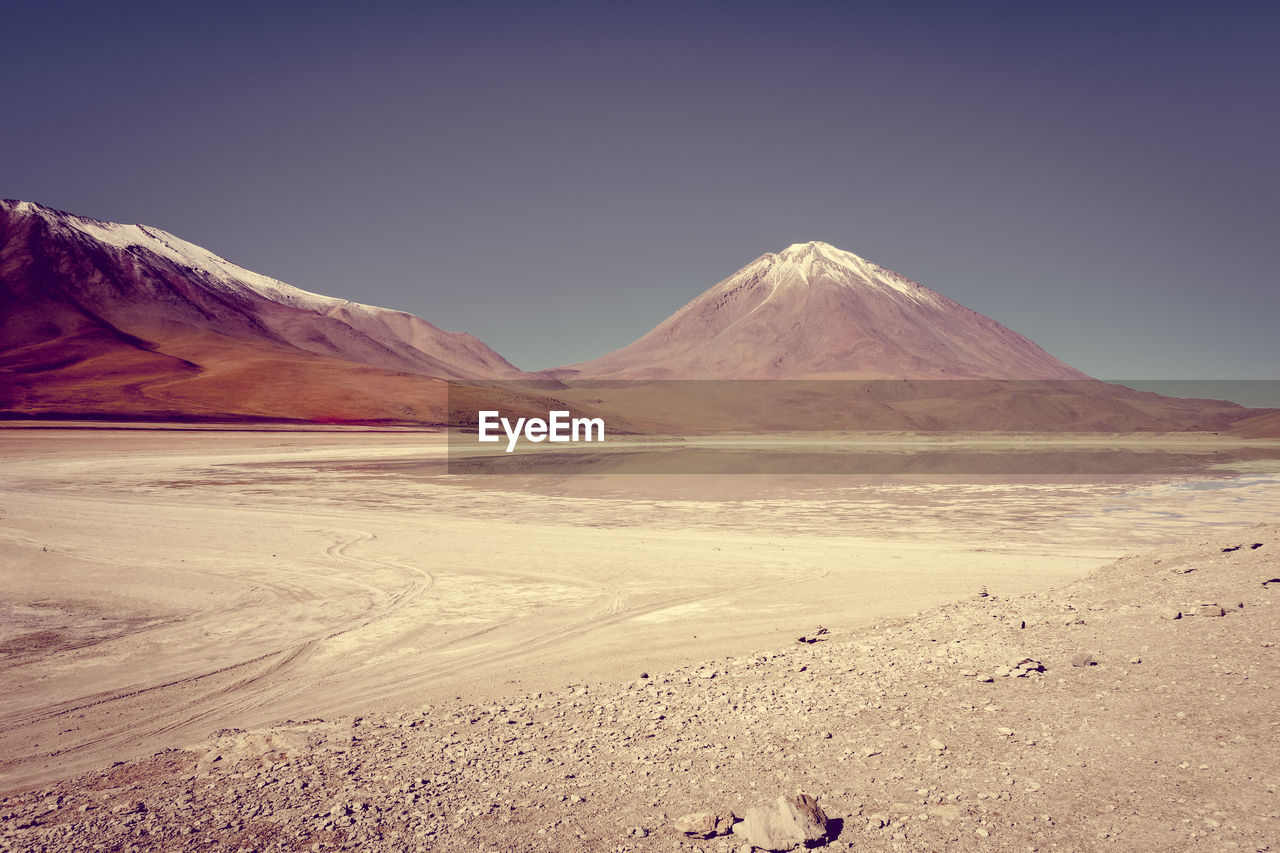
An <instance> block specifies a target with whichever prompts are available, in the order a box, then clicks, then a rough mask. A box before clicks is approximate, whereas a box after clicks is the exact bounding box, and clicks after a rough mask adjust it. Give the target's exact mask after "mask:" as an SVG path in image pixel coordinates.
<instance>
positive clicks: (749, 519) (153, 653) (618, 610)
mask: <svg viewBox="0 0 1280 853" xmlns="http://www.w3.org/2000/svg"><path fill="white" fill-rule="evenodd" d="M1187 440H1188V439H1186V438H1179V439H1178V441H1181V442H1185V441H1187ZM1196 441H1200V439H1196ZM1201 446H1204V445H1203V444H1202V445H1201ZM443 452H444V444H443V441H442V437H441V436H439V435H432V434H421V433H404V432H381V433H373V432H360V431H323V432H289V431H280V430H275V431H262V432H240V431H213V432H211V431H192V432H177V431H154V430H144V431H125V430H92V431H91V430H77V429H68V430H27V429H5V430H3V431H0V459H2V460H3V467H2V469H0V588H2V589H3V593H0V614H2V615H3V620H2V621H0V653H2V654H3V657H0V790H7V791H14V790H20V789H24V788H30V787H32V786H35V785H38V784H41V783H43V782H45V781H48V780H51V779H54V778H59V777H64V776H67V775H69V774H71V773H74V772H77V771H81V770H87V769H91V768H97V767H100V766H103V765H105V764H108V763H110V762H111V761H114V760H121V759H126V758H131V757H137V756H142V755H149V754H151V753H152V752H154V751H156V750H158V749H161V748H164V747H169V746H176V745H182V744H187V743H193V742H197V741H200V740H203V739H204V738H206V737H207V736H208V735H209V734H210V733H211V732H213V731H215V730H218V729H220V728H224V727H228V726H238V727H249V726H258V725H262V724H265V723H269V722H272V721H278V720H283V719H286V718H293V719H299V720H300V719H305V718H308V717H314V716H326V715H334V714H343V713H347V714H350V713H365V712H369V711H373V710H378V709H391V708H396V707H400V706H403V705H420V704H421V703H423V702H424V701H431V702H435V701H456V699H455V697H462V698H466V699H468V700H476V699H479V698H483V697H486V696H494V695H499V694H503V693H508V692H512V691H519V690H537V689H542V688H548V687H556V686H560V685H563V684H565V683H568V682H570V681H582V680H585V679H610V680H619V679H626V678H634V677H635V676H636V675H637V674H638V673H639V672H641V671H648V670H663V669H668V668H670V667H672V666H677V665H680V664H683V663H687V662H690V661H697V660H706V659H709V658H713V657H717V656H721V655H726V654H735V653H744V652H748V651H752V650H755V649H758V648H762V647H770V646H777V645H779V644H781V643H785V642H789V641H790V639H791V638H793V637H794V636H796V635H797V634H801V633H805V632H806V631H809V630H811V629H812V628H813V627H814V626H815V625H816V624H818V623H823V624H826V625H828V626H830V627H832V628H833V629H835V630H847V629H850V628H853V627H856V626H858V625H862V624H865V623H867V622H869V621H871V620H873V619H875V618H877V617H880V616H886V615H899V614H905V613H909V612H911V611H915V610H918V609H920V608H923V607H926V606H930V605H934V604H938V603H941V602H945V601H951V600H955V599H958V598H961V597H965V596H969V595H972V594H973V593H974V592H975V591H977V590H978V589H979V588H980V587H982V586H987V587H988V588H990V589H992V590H993V591H999V593H1000V594H1001V595H1006V596H1007V595H1017V594H1021V593H1025V592H1030V591H1034V590H1039V589H1044V588H1046V587H1048V586H1051V585H1054V584H1057V583H1060V582H1063V581H1065V580H1068V579H1071V578H1076V577H1079V576H1082V575H1084V574H1085V573H1087V572H1089V571H1091V570H1093V569H1095V568H1096V567H1097V566H1099V565H1100V564H1101V563H1103V562H1105V561H1106V560H1108V559H1110V558H1114V557H1116V556H1118V555H1120V554H1121V553H1123V552H1125V551H1129V550H1132V549H1133V548H1135V547H1136V546H1139V545H1147V544H1153V543H1160V542H1164V541H1169V540H1171V539H1174V538H1177V537H1178V536H1181V535H1185V533H1186V532H1187V530H1188V529H1191V528H1192V527H1202V526H1204V525H1205V524H1222V525H1227V526H1235V525H1239V524H1242V523H1248V522H1251V521H1256V520H1264V519H1268V518H1273V517H1275V516H1276V515H1277V510H1278V509H1280V489H1277V486H1276V478H1275V476H1274V474H1268V473H1266V472H1265V466H1263V467H1262V468H1260V469H1259V470H1260V471H1261V472H1262V473H1259V474H1257V475H1255V476H1253V477H1245V478H1239V479H1237V480H1233V481H1231V485H1232V487H1230V488H1228V487H1218V488H1199V487H1197V484H1196V483H1192V484H1188V483H1185V482H1173V483H1170V482H1163V483H1135V482H1125V481H1117V482H1109V483H1105V482H1104V483H1099V482H1061V483H1052V482H1042V481H1037V480H1036V479H1035V478H1029V479H1026V480H1024V481H1023V482H1017V483H1000V482H991V481H989V480H988V481H981V482H958V481H957V482H949V483H944V484H929V483H925V482H919V481H913V480H910V479H900V480H894V479H893V478H887V479H883V480H881V481H877V482H870V481H866V482H857V483H853V484H845V485H840V484H839V483H833V482H827V481H822V480H806V479H805V478H803V477H796V478H785V477H784V478H770V479H768V480H767V481H765V480H760V479H756V478H751V477H745V476H744V477H722V478H698V479H690V478H680V477H670V476H653V477H643V476H629V477H608V476H603V477H595V476H582V477H562V478H558V479H557V478H500V477H498V478H484V477H476V478H469V479H459V478H444V477H442V476H441V473H440V464H439V463H440V459H441V457H442V454H443ZM1199 485H1203V483H1201V484H1199ZM1221 485H1222V484H1221V483H1220V484H1219V486H1221Z"/></svg>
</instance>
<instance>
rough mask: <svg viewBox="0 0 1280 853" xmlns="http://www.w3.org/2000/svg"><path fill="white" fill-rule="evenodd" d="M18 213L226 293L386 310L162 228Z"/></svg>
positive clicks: (314, 307)
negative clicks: (279, 275)
mask: <svg viewBox="0 0 1280 853" xmlns="http://www.w3.org/2000/svg"><path fill="white" fill-rule="evenodd" d="M14 210H15V211H16V212H19V213H24V214H28V215H29V214H38V215H39V216H41V217H42V218H43V219H44V220H45V221H46V222H48V223H49V224H50V225H52V226H53V227H55V228H62V229H69V230H71V231H75V232H78V233H80V234H83V235H85V236H86V237H89V238H90V239H92V240H95V241H97V242H98V243H100V244H102V245H104V246H109V247H111V248H114V249H118V250H120V251H122V252H130V251H132V250H134V249H144V250H146V251H147V252H150V253H151V254H153V255H156V256H157V257H160V258H163V259H165V260H167V261H170V262H171V263H174V264H176V265H178V266H180V267H185V268H188V269H193V270H197V271H199V272H201V273H204V275H205V276H206V277H207V278H208V279H209V280H210V281H211V282H212V283H214V284H217V285H220V286H221V287H222V288H223V289H225V290H228V291H231V292H235V291H237V290H240V289H248V290H251V291H253V292H255V293H257V294H258V295H260V296H264V297H266V298H267V299H270V300H271V301H272V302H277V303H280V304H282V305H288V306H291V307H294V308H302V309H306V310H309V311H317V312H321V313H324V312H326V311H330V310H332V309H334V308H337V307H339V306H347V307H348V308H349V309H350V308H358V309H365V311H374V310H384V309H373V308H372V307H371V306H367V305H360V304H359V303H355V302H351V301H349V300H346V299H337V298H335V297H332V296H322V295H321V294H318V293H311V292H310V291H307V290H303V289H302V288H299V287H294V286H293V285H291V284H285V283H284V282H283V281H280V280H279V279H274V278H271V277H270V276H265V275H262V274H261V273H256V272H253V271H252V270H247V269H245V268H244V267H241V266H237V265H236V264H233V263H231V262H230V261H228V260H227V259H226V258H222V257H219V256H218V255H215V254H214V253H213V252H210V251H209V250H208V249H205V248H202V247H200V246H197V245H195V244H194V243H188V242H187V241H186V240H183V239H182V238H180V237H175V236H174V235H173V234H170V233H169V232H167V231H162V230H160V229H159V228H151V227H149V226H146V225H122V224H119V223H115V222H102V221H99V220H97V219H89V218H87V217H83V216H74V215H72V214H69V213H62V212H61V211H55V210H52V209H50V208H46V207H43V206H41V205H38V204H32V203H30V202H25V201H24V202H18V203H17V204H15V205H14Z"/></svg>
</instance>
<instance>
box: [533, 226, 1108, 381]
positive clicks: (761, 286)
mask: <svg viewBox="0 0 1280 853" xmlns="http://www.w3.org/2000/svg"><path fill="white" fill-rule="evenodd" d="M555 372H556V373H557V374H558V375H576V376H581V377H584V378H586V377H591V378H612V379H658V378H663V379H798V378H818V377H825V378H859V379H969V378H972V379H1082V378H1086V377H1085V375H1084V374H1082V373H1080V372H1079V371H1077V370H1075V369H1073V368H1071V367H1070V366H1068V365H1066V364H1063V363H1062V362H1061V361H1058V360H1057V359H1055V358H1054V357H1053V356H1051V355H1049V354H1048V353H1047V352H1045V351H1044V350H1042V349H1041V348H1040V347H1038V346H1036V345H1035V344H1034V343H1032V342H1031V341H1029V340H1027V339H1026V338H1024V337H1023V336H1021V335H1019V334H1017V333H1016V332H1013V331H1011V330H1010V329H1007V328H1005V327H1004V326H1002V325H1000V324H999V323H997V322H996V321H994V320H992V319H990V318H988V317H984V316H983V315H981V314H978V313H977V312H975V311H971V310H969V309H968V308H965V307H964V306H962V305H959V304H958V303H956V302H954V301H952V300H950V299H948V298H947V297H945V296H943V295H942V294H940V293H937V292H936V291H933V290H930V289H929V288H927V287H925V286H923V285H921V284H918V283H917V282H914V281H912V280H911V279H909V278H906V277H905V276H902V275H899V274H898V273H896V272H894V271H892V270H889V269H886V268H884V267H882V266H880V265H879V264H876V263H874V262H872V261H868V260H866V259H865V258H862V257H860V256H858V255H855V254H854V253H852V252H848V251H845V250H843V249H840V248H837V247H836V246H833V245H831V244H830V243H824V242H820V241H816V240H815V241H810V242H806V243H793V244H791V245H789V246H787V247H786V248H785V249H783V250H782V251H781V252H778V253H776V254H775V253H766V254H764V255H761V256H760V257H759V258H757V259H756V260H754V261H752V262H751V263H749V264H747V265H746V266H745V267H743V268H742V269H740V270H738V272H736V273H734V274H733V275H731V276H729V277H728V278H726V279H724V280H723V281H721V282H720V283H719V284H717V285H715V286H714V287H712V288H711V289H709V290H707V291H706V292H705V293H703V294H702V295H701V296H699V297H697V298H696V299H694V300H693V301H692V302H690V303H689V304H687V305H685V306H684V307H683V308H681V309H680V310H679V311H677V312H676V313H674V314H673V315H671V316H670V317H669V318H667V319H666V320H665V321H663V322H662V323H660V324H659V325H658V326H656V327H655V328H654V329H653V330H652V331H650V332H649V333H648V334H646V335H645V336H643V337H642V338H640V339H639V340H637V341H636V342H634V343H632V344H630V345H629V346H626V347H623V348H622V349H620V350H616V351H614V352H612V353H609V354H608V355H605V356H602V357H601V358H598V359H595V360H593V361H588V362H583V363H580V364H575V365H570V366H569V367H568V368H560V369H559V370H557V371H555Z"/></svg>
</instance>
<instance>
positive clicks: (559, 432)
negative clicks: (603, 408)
mask: <svg viewBox="0 0 1280 853" xmlns="http://www.w3.org/2000/svg"><path fill="white" fill-rule="evenodd" d="M476 422H477V423H478V424H479V427H480V441H501V440H502V436H501V435H499V434H498V429H499V427H501V429H502V432H504V433H506V436H507V452H508V453H512V452H514V451H515V449H516V443H517V442H518V441H519V440H520V436H521V435H522V434H523V435H524V437H525V439H526V440H527V441H533V442H540V441H551V442H568V441H604V418H571V417H569V413H568V412H567V411H560V412H547V419H546V420H543V419H542V418H516V422H515V423H514V424H513V423H512V422H511V420H510V419H509V418H504V417H502V413H501V412H499V411H496V410H487V411H482V412H479V413H478V414H477V417H476Z"/></svg>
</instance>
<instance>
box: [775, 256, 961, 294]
mask: <svg viewBox="0 0 1280 853" xmlns="http://www.w3.org/2000/svg"><path fill="white" fill-rule="evenodd" d="M765 257H766V258H771V259H773V261H774V263H773V265H772V266H771V267H770V269H769V271H768V273H767V274H766V275H768V276H771V277H773V278H774V279H775V283H774V289H773V291H771V292H770V294H769V297H768V298H772V297H773V295H774V294H775V293H777V291H778V288H779V287H781V286H788V285H790V286H796V285H806V286H809V285H812V284H813V283H814V281H815V280H823V281H829V282H832V283H834V284H839V285H843V286H845V287H849V288H854V289H857V288H860V287H867V286H871V287H875V288H878V289H880V290H887V291H893V292H895V293H900V294H902V295H904V296H907V297H909V298H910V299H912V300H913V301H915V302H918V303H921V304H923V305H934V306H941V305H942V304H943V302H942V299H943V298H942V296H941V295H940V294H938V293H935V292H934V291H932V290H930V289H929V288H927V287H925V286H924V285H922V284H918V283H916V282H914V281H912V280H911V279H909V278H906V277H904V276H901V275H898V274H897V273H896V272H894V271H893V270H888V269H885V268H884V267H882V266H880V265H879V264H877V263H873V262H872V261H868V260H867V259H866V258H863V257H861V256H859V255H855V254H854V253H853V252H847V251H845V250H844V249H840V248H837V247H836V246H833V245H831V244H830V243H824V242H822V241H820V240H811V241H809V242H808V243H792V244H791V245H790V246H787V247H786V248H785V249H783V250H782V251H781V252H779V253H778V254H776V255H766V256H765ZM768 298H766V301H768Z"/></svg>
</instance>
